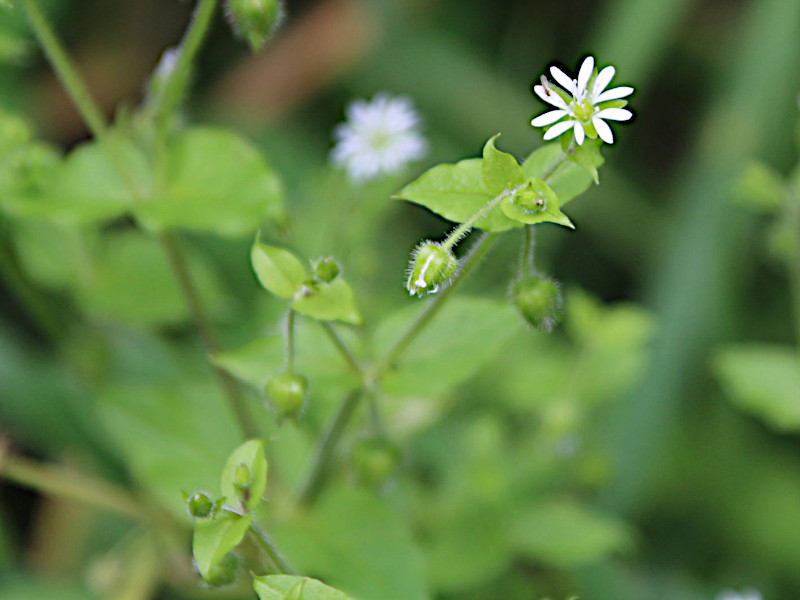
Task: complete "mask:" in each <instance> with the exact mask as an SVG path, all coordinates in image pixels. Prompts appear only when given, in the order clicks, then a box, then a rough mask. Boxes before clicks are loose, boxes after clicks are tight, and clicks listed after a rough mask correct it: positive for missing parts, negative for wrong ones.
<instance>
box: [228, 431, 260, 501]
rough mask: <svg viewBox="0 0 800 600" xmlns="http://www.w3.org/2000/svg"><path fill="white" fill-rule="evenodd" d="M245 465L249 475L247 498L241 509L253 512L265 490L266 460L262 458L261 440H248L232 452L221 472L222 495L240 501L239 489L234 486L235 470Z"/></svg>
mask: <svg viewBox="0 0 800 600" xmlns="http://www.w3.org/2000/svg"><path fill="white" fill-rule="evenodd" d="M239 465H245V467H247V470H248V472H249V475H250V482H249V484H248V486H247V498H246V499H245V500H244V502H243V504H244V506H243V508H245V509H246V510H254V509H255V507H256V506H258V504H259V503H260V502H261V500H262V498H263V496H264V491H265V490H266V489H267V459H266V458H265V457H264V443H263V442H262V441H261V440H248V441H246V442H245V443H244V444H242V445H241V446H239V447H238V448H236V450H234V451H233V453H232V454H231V456H230V458H228V462H227V463H225V468H224V469H223V470H222V478H221V483H220V487H221V489H222V495H223V496H225V497H226V498H228V499H229V500H232V499H233V498H240V499H242V493H241V491H240V489H239V488H238V487H237V486H236V485H235V484H234V481H235V474H236V470H237V468H238V467H239Z"/></svg>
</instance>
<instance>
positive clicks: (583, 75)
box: [577, 56, 594, 96]
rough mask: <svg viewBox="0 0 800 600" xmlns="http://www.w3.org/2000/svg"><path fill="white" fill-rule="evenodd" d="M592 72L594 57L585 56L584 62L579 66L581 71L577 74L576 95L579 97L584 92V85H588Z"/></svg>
mask: <svg viewBox="0 0 800 600" xmlns="http://www.w3.org/2000/svg"><path fill="white" fill-rule="evenodd" d="M592 71H594V57H592V56H587V57H586V60H584V61H583V64H582V65H581V69H580V71H579V72H578V89H577V95H578V96H581V95H583V94H584V92H586V84H587V83H589V78H590V77H591V76H592Z"/></svg>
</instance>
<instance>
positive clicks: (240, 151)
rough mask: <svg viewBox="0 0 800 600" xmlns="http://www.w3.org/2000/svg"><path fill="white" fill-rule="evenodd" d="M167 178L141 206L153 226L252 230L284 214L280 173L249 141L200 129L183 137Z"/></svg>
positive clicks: (171, 155) (174, 146)
mask: <svg viewBox="0 0 800 600" xmlns="http://www.w3.org/2000/svg"><path fill="white" fill-rule="evenodd" d="M163 168H164V172H165V173H166V177H167V181H166V183H165V185H164V189H162V190H160V191H159V193H157V194H155V197H154V198H153V199H152V200H151V201H149V202H147V203H146V204H141V205H139V206H137V208H136V216H137V217H138V218H139V220H140V221H141V222H142V223H143V224H144V225H145V226H146V227H148V228H150V229H154V230H163V229H169V228H174V227H178V228H185V229H191V230H199V231H209V232H212V233H215V234H218V235H223V236H240V235H244V234H251V233H253V232H254V231H256V230H257V229H258V228H259V227H261V225H262V222H263V221H264V219H271V220H273V221H279V222H280V221H282V220H283V219H284V218H285V215H284V207H283V189H282V187H281V184H280V181H279V179H278V177H277V175H276V174H275V172H274V171H273V170H272V169H271V168H270V167H269V166H268V165H267V163H266V162H265V161H264V159H263V157H262V156H261V154H260V153H259V151H258V150H257V149H256V148H255V147H254V146H253V145H252V144H251V143H250V142H249V141H247V140H246V139H244V138H242V137H240V136H238V135H236V134H234V133H232V132H230V131H227V130H225V129H218V128H211V127H195V128H192V129H189V130H187V131H185V132H183V133H181V134H180V135H178V136H177V137H176V138H175V139H174V140H173V142H172V143H171V145H170V148H169V151H168V154H167V159H166V161H165V164H164V166H163Z"/></svg>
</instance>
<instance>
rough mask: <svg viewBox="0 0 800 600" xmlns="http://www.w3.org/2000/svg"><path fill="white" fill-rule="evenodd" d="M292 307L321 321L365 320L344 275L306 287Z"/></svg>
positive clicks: (354, 322) (353, 321)
mask: <svg viewBox="0 0 800 600" xmlns="http://www.w3.org/2000/svg"><path fill="white" fill-rule="evenodd" d="M292 308H294V309H295V310H296V311H297V312H299V313H302V314H304V315H307V316H309V317H313V318H315V319H319V320H321V321H344V322H346V323H352V324H353V325H361V323H362V322H363V320H362V318H361V314H360V313H359V312H358V308H357V307H356V301H355V297H354V296H353V290H352V288H351V287H350V284H348V283H347V282H346V281H345V280H344V279H343V278H342V277H337V278H336V279H334V280H333V281H331V282H330V283H324V282H321V283H317V284H315V285H314V286H313V287H308V288H306V290H304V291H303V293H301V294H300V295H299V296H297V297H296V298H295V299H294V301H293V302H292Z"/></svg>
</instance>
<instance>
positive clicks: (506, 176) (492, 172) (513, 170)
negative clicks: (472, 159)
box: [481, 133, 524, 196]
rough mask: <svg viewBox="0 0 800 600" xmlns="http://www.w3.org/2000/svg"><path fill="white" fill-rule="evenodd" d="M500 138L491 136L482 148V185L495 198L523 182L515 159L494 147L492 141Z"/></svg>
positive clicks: (520, 169) (520, 170)
mask: <svg viewBox="0 0 800 600" xmlns="http://www.w3.org/2000/svg"><path fill="white" fill-rule="evenodd" d="M499 136H500V134H499V133H498V134H497V135H495V136H493V137H492V138H490V139H489V141H487V142H486V145H485V146H484V147H483V163H481V173H482V175H483V185H484V186H485V187H486V189H487V190H488V192H489V194H490V195H492V196H496V195H497V194H499V193H501V192H502V191H503V190H505V189H507V188H510V187H514V186H515V185H517V184H520V183H522V182H523V180H524V176H523V174H522V168H520V166H519V163H518V162H517V159H516V158H514V157H513V156H511V155H510V154H508V153H506V152H501V151H500V150H498V149H497V148H495V146H494V141H495V140H496V139H497V138H498V137H499Z"/></svg>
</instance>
